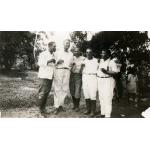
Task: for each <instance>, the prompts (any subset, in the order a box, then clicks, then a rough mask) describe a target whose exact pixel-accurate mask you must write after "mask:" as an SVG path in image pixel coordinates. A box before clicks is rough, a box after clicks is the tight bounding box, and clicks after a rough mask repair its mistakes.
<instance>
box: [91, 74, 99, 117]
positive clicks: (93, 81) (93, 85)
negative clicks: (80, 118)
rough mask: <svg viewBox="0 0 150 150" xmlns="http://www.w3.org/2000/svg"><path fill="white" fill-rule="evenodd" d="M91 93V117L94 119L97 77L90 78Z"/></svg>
mask: <svg viewBox="0 0 150 150" xmlns="http://www.w3.org/2000/svg"><path fill="white" fill-rule="evenodd" d="M89 93H90V99H91V114H90V117H94V116H95V115H96V97H97V77H96V76H93V75H92V76H90V81H89Z"/></svg>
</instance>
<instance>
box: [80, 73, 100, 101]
mask: <svg viewBox="0 0 150 150" xmlns="http://www.w3.org/2000/svg"><path fill="white" fill-rule="evenodd" d="M82 86H83V94H84V98H85V99H90V100H96V95H97V77H96V75H86V74H83V76H82Z"/></svg>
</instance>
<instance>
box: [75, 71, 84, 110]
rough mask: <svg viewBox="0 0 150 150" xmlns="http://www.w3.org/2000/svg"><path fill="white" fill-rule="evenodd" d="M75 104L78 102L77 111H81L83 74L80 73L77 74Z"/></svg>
mask: <svg viewBox="0 0 150 150" xmlns="http://www.w3.org/2000/svg"><path fill="white" fill-rule="evenodd" d="M74 83H75V104H76V111H77V112H78V111H79V104H80V98H81V86H82V76H81V75H80V74H76V75H75V80H74Z"/></svg>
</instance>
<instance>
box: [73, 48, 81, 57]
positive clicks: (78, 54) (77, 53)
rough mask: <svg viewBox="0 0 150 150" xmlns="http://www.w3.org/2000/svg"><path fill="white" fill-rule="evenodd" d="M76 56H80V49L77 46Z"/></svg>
mask: <svg viewBox="0 0 150 150" xmlns="http://www.w3.org/2000/svg"><path fill="white" fill-rule="evenodd" d="M74 56H76V57H78V56H80V51H79V49H78V48H76V49H75V50H74Z"/></svg>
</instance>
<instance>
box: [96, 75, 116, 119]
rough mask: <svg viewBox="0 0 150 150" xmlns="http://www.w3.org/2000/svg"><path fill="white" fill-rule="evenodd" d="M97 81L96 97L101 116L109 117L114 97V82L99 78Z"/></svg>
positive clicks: (110, 79)
mask: <svg viewBox="0 0 150 150" xmlns="http://www.w3.org/2000/svg"><path fill="white" fill-rule="evenodd" d="M97 81H98V95H99V100H100V107H101V115H105V117H111V112H112V99H113V96H114V88H115V80H114V79H113V78H112V77H111V78H99V77H97Z"/></svg>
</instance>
